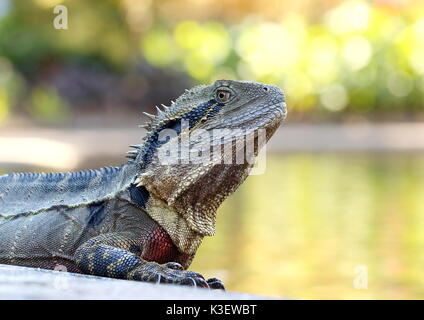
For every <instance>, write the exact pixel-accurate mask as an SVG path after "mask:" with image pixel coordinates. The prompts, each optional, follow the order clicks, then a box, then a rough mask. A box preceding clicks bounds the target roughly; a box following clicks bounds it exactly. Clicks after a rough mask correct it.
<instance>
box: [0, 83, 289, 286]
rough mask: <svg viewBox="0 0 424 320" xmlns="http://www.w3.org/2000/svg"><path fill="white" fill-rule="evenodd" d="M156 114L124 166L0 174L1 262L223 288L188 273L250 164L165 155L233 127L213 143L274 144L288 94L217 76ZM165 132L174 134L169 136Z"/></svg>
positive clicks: (219, 155) (217, 282) (193, 146)
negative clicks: (248, 140)
mask: <svg viewBox="0 0 424 320" xmlns="http://www.w3.org/2000/svg"><path fill="white" fill-rule="evenodd" d="M150 116H151V118H152V119H151V121H149V122H148V123H147V124H146V125H145V128H146V132H147V133H146V135H145V137H144V140H143V141H142V143H141V144H138V145H134V146H131V147H132V148H133V149H134V150H131V151H129V152H128V157H129V158H130V159H129V161H128V162H126V163H125V164H123V165H121V166H119V167H105V168H101V169H99V170H86V171H80V172H66V173H12V174H6V175H2V176H0V263H3V264H12V265H20V266H28V267H38V268H45V269H55V268H56V267H57V266H62V267H63V266H64V267H65V268H66V269H67V271H69V272H76V273H84V274H91V275H97V276H105V277H112V278H120V279H129V280H139V281H148V282H160V283H173V284H180V285H191V286H197V287H206V288H213V289H223V288H224V286H223V283H222V282H221V281H220V280H218V279H216V278H211V279H207V280H206V279H205V278H204V277H203V276H202V275H201V274H199V273H196V272H193V271H189V270H187V268H188V267H189V265H190V263H191V261H192V260H193V257H194V255H195V253H196V250H197V249H198V247H199V245H200V244H201V242H202V239H203V238H204V237H205V236H210V235H213V234H214V232H215V218H216V211H217V209H218V207H219V205H220V204H221V203H222V202H223V201H224V199H225V198H227V197H228V196H229V195H230V194H232V193H233V192H234V191H235V190H236V189H237V187H238V186H239V185H240V184H241V183H242V182H243V181H244V180H245V178H246V177H247V176H248V173H249V170H250V169H251V167H252V162H251V161H250V162H249V161H244V162H242V163H236V162H233V163H230V164H229V163H226V162H225V161H223V160H225V159H224V154H225V153H223V152H220V153H219V152H216V151H215V153H214V155H215V156H213V153H212V152H211V155H210V157H209V158H208V159H209V160H208V161H206V162H202V163H192V162H191V161H182V160H184V157H188V156H187V155H184V153H183V152H181V150H180V149H179V150H180V151H179V152H177V153H176V154H177V157H178V161H179V162H178V161H177V162H176V163H173V164H172V163H171V164H169V163H165V164H163V163H162V162H161V157H160V156H159V155H161V154H167V155H169V152H170V151H169V150H170V149H169V146H170V145H172V142H173V141H174V142H175V141H181V137H182V135H183V133H184V134H187V133H189V134H190V133H192V132H194V131H195V130H200V129H203V132H208V133H210V132H212V131H213V130H216V129H225V130H230V131H228V132H230V134H228V137H225V136H224V137H220V138H219V139H210V141H209V142H211V141H212V143H211V146H212V147H213V146H215V147H216V146H221V147H224V148H225V146H229V145H230V146H232V147H231V148H233V147H234V145H235V138H237V137H238V136H241V135H245V136H246V132H256V131H257V129H265V130H266V141H267V140H268V139H269V138H270V137H271V136H272V135H273V133H274V132H275V130H276V129H277V128H278V127H279V125H280V123H281V122H282V120H283V119H284V118H285V116H286V104H285V97H284V94H283V92H282V91H281V90H280V89H279V88H278V87H275V86H271V85H265V84H261V83H257V82H249V81H231V80H218V81H216V82H215V83H213V84H211V85H202V86H196V87H194V88H192V89H190V90H186V92H185V93H184V94H182V95H181V96H180V97H179V98H178V99H177V100H176V101H175V102H172V103H171V105H170V106H169V107H166V106H164V109H163V110H162V109H160V108H158V113H157V115H155V116H153V115H150ZM183 121H185V123H186V125H185V127H184V128H183V126H182V123H183ZM166 130H168V131H169V130H173V132H175V135H174V136H173V137H172V136H170V135H169V136H167V138H166V139H164V137H163V135H162V136H161V133H162V132H164V131H166ZM253 136H254V139H256V140H257V137H258V135H257V134H256V135H255V134H253ZM194 140H195V141H191V140H190V143H189V150H190V152H189V154H190V153H193V152H199V150H203V151H201V152H200V153H202V152H205V154H206V149H205V148H204V144H203V145H202V143H198V142H196V141H200V140H201V139H200V140H199V139H194ZM256 140H255V141H256ZM255 146H256V144H255ZM209 147H210V146H209ZM167 149H169V150H168V151H167V152H168V153H166V152H163V150H167ZM196 150H197V151H196ZM213 150H216V149H213ZM221 150H222V149H221ZM231 150H234V149H231ZM235 150H238V151H239V153H240V152H244V153H246V152H245V151H243V149H240V148H237V147H235ZM240 150H242V151H240ZM258 150H259V147H257V146H256V147H255V148H254V151H253V153H254V154H253V156H256V155H257V153H258ZM233 153H234V154H235V153H237V152H233ZM231 157H233V156H231ZM186 160H187V159H186ZM233 160H234V159H233Z"/></svg>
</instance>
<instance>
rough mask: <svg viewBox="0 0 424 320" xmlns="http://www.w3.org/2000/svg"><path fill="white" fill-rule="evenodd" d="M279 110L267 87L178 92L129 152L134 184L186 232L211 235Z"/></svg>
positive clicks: (273, 90)
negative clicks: (181, 223) (183, 225)
mask: <svg viewBox="0 0 424 320" xmlns="http://www.w3.org/2000/svg"><path fill="white" fill-rule="evenodd" d="M286 112H287V111H286V104H285V97H284V94H283V92H282V91H281V90H280V89H279V88H278V87H275V86H271V85H265V84H261V83H257V82H250V81H232V80H218V81H216V82H215V83H213V84H211V85H208V86H204V85H202V86H196V87H194V88H192V89H190V90H186V92H185V93H184V94H183V95H181V96H180V97H179V98H178V99H177V100H176V101H175V102H173V103H172V104H171V106H170V107H165V110H160V109H159V110H158V114H157V115H156V116H151V117H152V121H151V122H149V123H148V124H147V125H146V126H145V127H146V129H147V130H148V132H147V134H146V136H145V138H144V143H143V144H142V145H140V146H135V147H136V150H134V151H133V152H131V153H130V158H132V159H131V161H132V162H134V164H136V165H138V166H139V174H138V175H137V177H136V179H135V182H134V183H135V184H137V185H142V186H144V187H145V188H146V189H147V190H148V191H149V193H150V195H152V196H153V197H154V198H155V199H157V200H158V201H160V202H161V203H162V205H163V206H166V207H167V209H170V210H172V211H174V212H177V213H178V214H179V215H181V216H182V217H184V219H185V220H186V221H187V222H188V224H189V226H190V227H191V228H192V229H193V230H194V231H196V232H199V233H200V234H202V235H212V234H213V233H214V225H215V216H216V210H217V209H218V207H219V205H220V204H221V203H222V201H224V200H225V198H226V197H228V196H229V195H230V194H231V193H233V192H234V191H235V190H236V189H237V187H238V186H239V185H240V184H241V183H242V182H243V181H244V179H245V178H246V177H247V176H248V174H249V170H250V169H251V168H252V166H253V164H254V161H252V159H254V157H255V156H257V154H258V151H259V149H260V147H261V146H260V145H259V140H261V137H262V140H263V141H264V142H266V141H267V140H268V139H269V138H270V137H271V136H272V135H273V133H274V132H275V130H276V129H277V128H278V127H279V125H280V123H281V122H282V121H283V120H284V118H285V116H286ZM249 139H250V140H249ZM249 141H250V146H248V144H249ZM249 147H250V148H249ZM249 150H250V151H249Z"/></svg>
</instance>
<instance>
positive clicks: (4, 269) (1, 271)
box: [0, 265, 266, 300]
mask: <svg viewBox="0 0 424 320" xmlns="http://www.w3.org/2000/svg"><path fill="white" fill-rule="evenodd" d="M0 299H2V300H5V299H13V300H14V299H20V300H22V299H34V300H40V299H41V300H42V299H50V300H58V299H59V300H62V299H88V300H90V299H113V300H115V299H116V300H118V299H119V300H134V299H135V300H205V299H210V300H248V299H266V298H265V297H261V296H255V295H250V294H241V293H233V292H223V291H218V290H207V289H199V288H191V287H182V286H176V285H165V284H150V283H143V282H136V281H127V280H118V279H110V278H104V277H95V276H89V275H80V274H73V273H66V272H59V271H51V270H43V269H35V268H25V267H17V266H9V265H0Z"/></svg>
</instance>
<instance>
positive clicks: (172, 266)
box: [165, 262, 184, 271]
mask: <svg viewBox="0 0 424 320" xmlns="http://www.w3.org/2000/svg"><path fill="white" fill-rule="evenodd" d="M165 267H167V268H170V269H174V270H180V271H182V270H184V267H183V266H182V265H180V264H179V263H178V262H167V263H165Z"/></svg>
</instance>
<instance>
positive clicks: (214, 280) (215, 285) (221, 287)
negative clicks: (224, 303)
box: [206, 278, 225, 291]
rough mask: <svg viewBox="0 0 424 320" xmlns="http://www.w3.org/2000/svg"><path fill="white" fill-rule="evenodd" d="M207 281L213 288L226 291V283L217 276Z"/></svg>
mask: <svg viewBox="0 0 424 320" xmlns="http://www.w3.org/2000/svg"><path fill="white" fill-rule="evenodd" d="M206 282H207V284H208V286H209V288H211V289H214V290H224V291H225V287H224V283H223V282H222V281H221V280H219V279H217V278H209V279H208V280H206Z"/></svg>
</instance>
